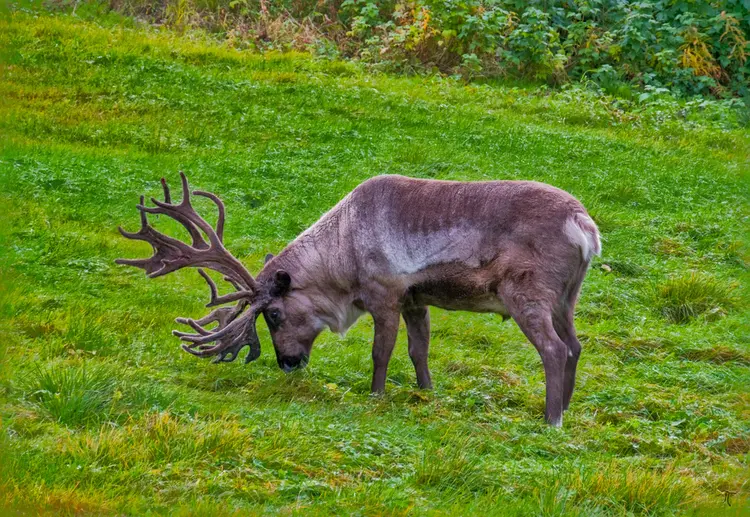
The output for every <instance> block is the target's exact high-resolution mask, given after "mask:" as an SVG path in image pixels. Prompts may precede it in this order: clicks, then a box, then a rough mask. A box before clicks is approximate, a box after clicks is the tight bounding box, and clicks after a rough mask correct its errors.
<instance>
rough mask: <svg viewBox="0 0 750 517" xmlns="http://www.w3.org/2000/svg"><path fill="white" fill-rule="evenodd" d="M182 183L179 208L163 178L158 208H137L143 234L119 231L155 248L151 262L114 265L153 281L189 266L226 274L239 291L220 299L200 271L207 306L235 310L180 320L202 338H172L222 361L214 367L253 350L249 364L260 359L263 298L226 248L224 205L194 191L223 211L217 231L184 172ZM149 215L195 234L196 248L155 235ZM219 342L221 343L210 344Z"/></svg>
mask: <svg viewBox="0 0 750 517" xmlns="http://www.w3.org/2000/svg"><path fill="white" fill-rule="evenodd" d="M180 178H181V180H182V201H181V202H180V203H179V204H172V201H171V195H170V192H169V187H168V186H167V182H166V181H165V180H164V178H162V180H161V184H162V188H163V189H164V201H159V200H157V199H154V198H151V201H152V202H153V203H154V205H156V206H155V207H148V206H146V205H145V203H144V197H143V196H141V202H140V204H139V205H137V208H138V210H139V211H140V213H141V228H140V230H138V231H137V232H127V231H125V230H123V229H122V228H121V227H120V228H118V229H119V230H120V233H121V234H122V235H123V236H124V237H126V238H128V239H133V240H139V241H145V242H148V243H149V244H151V246H152V247H153V249H154V254H153V256H151V257H150V258H147V259H117V260H116V261H115V262H116V263H118V264H125V265H128V266H134V267H137V268H140V269H143V270H144V271H146V274H147V275H148V276H149V277H150V278H156V277H158V276H163V275H166V274H168V273H171V272H173V271H177V270H178V269H182V268H184V267H205V268H208V269H213V270H214V271H218V272H219V273H222V274H223V275H224V279H225V280H226V281H228V282H229V283H230V284H232V286H233V287H234V288H235V292H233V293H229V294H225V295H222V296H220V295H219V292H218V289H217V287H216V283H214V281H213V280H212V279H211V277H209V276H208V274H207V273H206V272H205V271H203V270H202V269H199V270H198V272H199V273H200V275H201V276H202V277H203V278H204V279H205V280H206V282H207V283H208V287H209V289H210V291H211V300H210V301H209V303H208V304H207V305H206V306H207V307H215V306H218V305H224V304H226V303H231V302H238V303H237V304H236V305H235V306H234V307H221V308H218V309H215V310H214V311H212V312H211V313H210V314H208V315H207V316H205V317H203V318H201V319H199V320H193V319H190V318H177V320H176V321H177V322H178V323H183V324H185V325H188V326H189V327H191V328H192V329H193V330H194V331H195V332H197V333H196V334H186V333H184V332H178V331H176V330H175V331H173V334H174V335H176V336H178V337H179V338H180V339H182V340H183V341H187V342H189V343H191V344H190V345H183V346H182V348H183V349H184V350H185V351H187V352H190V353H191V354H193V355H196V356H198V357H209V356H218V357H217V358H216V360H215V361H214V362H222V361H223V362H229V361H234V360H235V359H236V358H237V354H238V352H239V351H240V349H242V348H243V347H244V346H246V345H249V346H250V352H249V353H248V355H247V357H246V358H245V362H250V361H253V360H255V359H257V358H258V356H260V342H259V340H258V335H257V333H256V331H255V319H256V317H257V315H258V313H259V312H260V311H261V310H262V309H263V306H262V303H261V300H259V299H258V298H259V297H258V295H257V294H258V293H257V286H256V284H255V279H254V278H253V276H252V275H251V274H250V272H249V271H248V270H247V269H245V267H244V266H243V265H242V263H241V262H240V261H239V260H237V259H236V258H235V257H233V256H232V254H231V253H229V251H227V249H226V248H225V247H224V242H223V240H224V214H225V210H224V203H222V201H221V199H219V198H218V197H217V196H216V195H214V194H212V193H210V192H203V191H201V190H195V191H193V194H194V195H196V196H202V197H206V198H208V199H210V200H211V201H213V202H214V203H215V204H216V206H217V208H218V209H219V218H218V221H217V223H216V228H213V227H212V226H211V225H210V224H209V223H208V222H207V221H206V220H205V219H203V218H202V217H201V216H200V215H198V213H197V212H196V211H195V209H194V208H193V206H192V204H191V202H190V188H189V185H188V180H187V177H185V174H183V173H182V172H180ZM147 214H163V215H166V216H167V217H170V218H172V219H174V220H175V221H177V222H179V223H180V224H182V226H184V227H185V229H186V230H187V231H188V233H189V234H190V238H191V240H192V242H191V244H186V243H184V242H182V241H180V240H178V239H175V238H173V237H170V236H168V235H165V234H163V233H161V232H159V231H157V230H155V229H154V227H153V226H151V225H150V224H149V222H148V215H147ZM204 236H205V237H204ZM206 239H208V240H206ZM246 309H247V310H246ZM210 323H217V326H216V327H215V328H212V329H210V330H209V329H206V328H205V327H204V325H208V324H210ZM214 342H215V343H216V344H209V343H214ZM230 354H231V355H230Z"/></svg>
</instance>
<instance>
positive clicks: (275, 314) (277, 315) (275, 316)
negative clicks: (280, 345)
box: [267, 309, 281, 327]
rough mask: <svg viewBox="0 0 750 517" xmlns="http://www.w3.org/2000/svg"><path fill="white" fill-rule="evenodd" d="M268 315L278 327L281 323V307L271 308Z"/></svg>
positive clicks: (269, 319)
mask: <svg viewBox="0 0 750 517" xmlns="http://www.w3.org/2000/svg"><path fill="white" fill-rule="evenodd" d="M267 315H268V321H269V323H270V324H271V325H273V326H274V327H278V326H279V325H280V324H281V311H279V309H271V310H269V311H268V313H267Z"/></svg>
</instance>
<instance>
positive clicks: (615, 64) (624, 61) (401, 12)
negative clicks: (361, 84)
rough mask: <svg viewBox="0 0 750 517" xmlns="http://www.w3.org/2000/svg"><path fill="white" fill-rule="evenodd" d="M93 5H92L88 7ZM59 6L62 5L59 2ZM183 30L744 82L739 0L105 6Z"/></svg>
mask: <svg viewBox="0 0 750 517" xmlns="http://www.w3.org/2000/svg"><path fill="white" fill-rule="evenodd" d="M92 1H93V2H94V5H98V4H97V3H96V2H97V1H98V0H89V2H92ZM63 5H64V4H63ZM109 6H110V7H112V8H114V9H116V10H119V11H121V12H124V13H127V14H131V15H138V16H142V17H143V16H145V17H147V18H149V19H151V20H152V21H154V22H158V23H165V24H167V25H169V26H171V27H174V28H177V29H179V30H184V29H185V28H186V27H189V26H202V27H205V28H208V29H210V30H213V31H218V32H219V33H221V34H223V35H224V36H225V37H227V38H228V39H229V40H230V41H231V42H233V44H241V42H243V41H252V42H254V44H255V45H256V46H258V47H261V48H267V47H270V48H297V49H307V50H313V51H320V52H322V53H323V54H325V55H331V51H332V49H333V48H336V49H337V50H336V51H335V54H336V55H339V54H343V55H347V56H351V57H355V58H357V59H359V60H361V61H363V62H366V63H370V64H372V65H374V66H375V67H376V68H381V69H387V70H400V71H407V72H413V71H430V70H433V69H437V70H440V71H443V72H446V73H449V74H462V75H463V76H464V77H468V78H475V77H477V76H496V75H507V74H512V75H520V76H522V77H527V78H532V79H536V80H541V81H547V82H551V83H562V82H566V81H568V80H570V79H574V80H579V79H581V78H587V79H588V80H593V81H595V82H596V83H597V84H599V85H600V86H601V87H602V88H605V89H606V90H607V91H609V92H610V93H613V90H625V89H626V88H627V87H635V88H638V89H641V90H642V89H643V88H645V87H651V88H657V89H658V88H667V89H668V90H669V91H671V92H672V93H673V94H674V95H678V96H693V95H703V96H714V97H731V96H739V97H743V96H746V95H748V93H749V92H748V88H747V84H748V81H750V60H749V59H748V57H750V41H748V34H750V7H749V6H748V3H747V1H746V0H719V1H716V2H711V3H709V2H686V1H681V0H647V1H641V2H622V1H619V0H576V1H574V2H570V1H567V0H532V1H520V0H461V1H458V0H408V1H404V2H395V1H387V2H376V1H374V0H344V1H343V2H341V1H340V0H335V1H329V0H325V1H319V2H298V1H290V0H263V1H259V0H241V1H240V0H232V1H229V0H211V1H209V0H167V1H165V2H160V3H157V4H154V2H150V1H146V0H109Z"/></svg>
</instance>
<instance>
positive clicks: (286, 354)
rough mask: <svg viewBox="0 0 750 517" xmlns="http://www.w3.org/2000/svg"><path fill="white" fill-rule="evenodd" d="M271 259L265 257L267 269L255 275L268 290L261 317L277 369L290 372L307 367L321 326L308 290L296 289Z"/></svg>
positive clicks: (292, 281) (289, 278)
mask: <svg viewBox="0 0 750 517" xmlns="http://www.w3.org/2000/svg"><path fill="white" fill-rule="evenodd" d="M272 259H273V255H268V256H267V257H266V265H265V267H264V268H263V270H262V271H261V272H260V274H259V275H258V281H259V282H262V283H264V284H265V285H267V286H268V287H267V288H266V289H265V292H266V293H267V294H268V296H267V300H268V301H267V304H266V306H265V309H264V310H263V317H264V318H265V320H266V325H267V326H268V330H269V332H270V333H271V340H272V341H273V347H274V350H275V351H276V361H277V363H278V365H279V368H281V369H282V370H284V371H285V372H290V371H292V370H294V369H296V368H300V367H304V366H306V365H307V362H308V360H309V358H310V351H311V350H312V345H313V341H315V338H316V337H318V334H320V332H321V330H323V326H324V325H323V322H322V321H321V320H320V319H319V318H318V317H317V316H316V312H317V311H316V304H315V302H314V300H313V299H312V298H311V297H310V294H311V293H310V290H308V289H298V288H295V285H294V283H295V280H294V279H293V278H292V276H291V275H290V274H289V273H288V272H287V271H285V270H284V269H279V266H277V265H276V264H274V262H273V261H272Z"/></svg>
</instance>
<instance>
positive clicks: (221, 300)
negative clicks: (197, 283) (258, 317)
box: [198, 269, 253, 307]
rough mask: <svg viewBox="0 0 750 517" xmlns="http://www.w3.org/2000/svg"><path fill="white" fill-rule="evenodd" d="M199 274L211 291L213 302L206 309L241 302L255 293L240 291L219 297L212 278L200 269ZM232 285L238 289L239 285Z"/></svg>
mask: <svg viewBox="0 0 750 517" xmlns="http://www.w3.org/2000/svg"><path fill="white" fill-rule="evenodd" d="M198 273H200V275H201V276H202V277H203V279H204V280H205V281H206V283H207V284H208V288H209V289H210V290H211V301H210V302H208V303H207V304H206V307H215V306H217V305H223V304H225V303H231V302H236V301H237V300H241V299H243V298H249V297H251V296H252V295H253V291H248V290H246V289H238V290H237V291H236V292H234V293H229V294H225V295H223V296H219V291H218V289H217V288H216V283H215V282H214V281H213V280H212V279H211V277H210V276H208V273H206V272H205V271H203V270H202V269H199V270H198ZM232 285H234V286H235V288H237V285H235V284H234V282H232Z"/></svg>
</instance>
